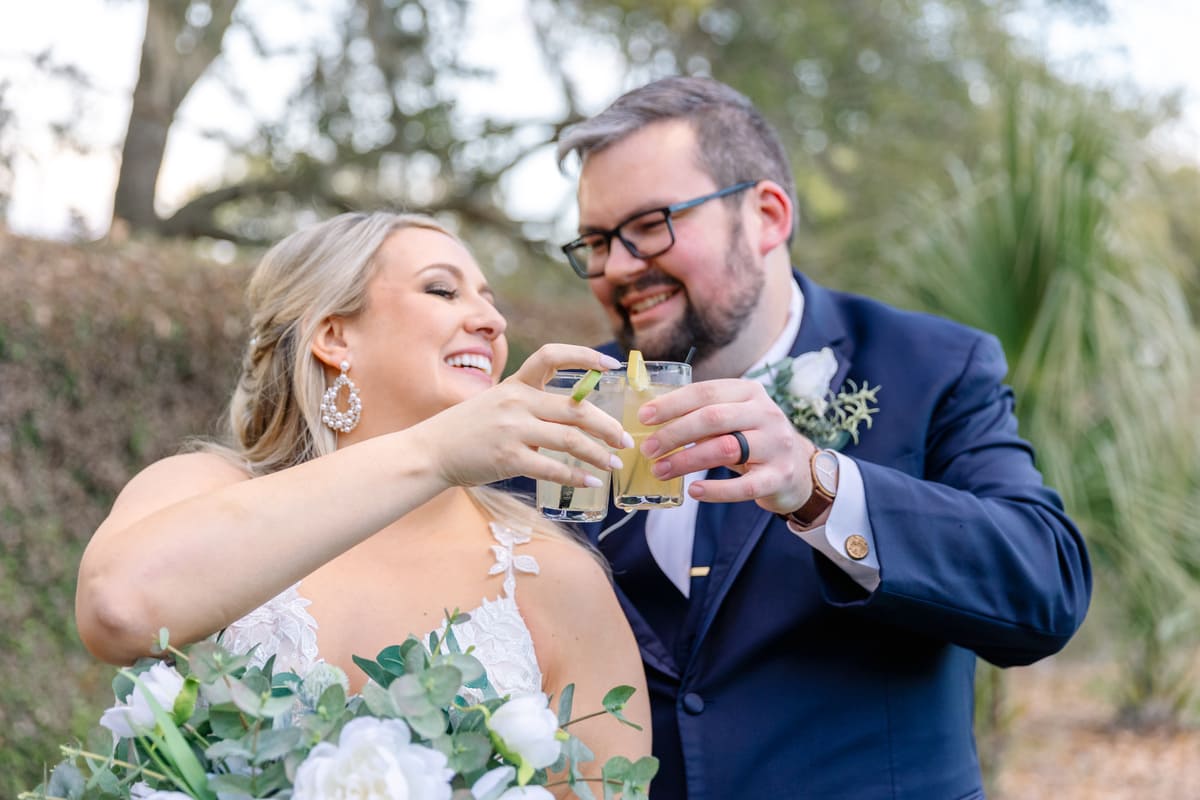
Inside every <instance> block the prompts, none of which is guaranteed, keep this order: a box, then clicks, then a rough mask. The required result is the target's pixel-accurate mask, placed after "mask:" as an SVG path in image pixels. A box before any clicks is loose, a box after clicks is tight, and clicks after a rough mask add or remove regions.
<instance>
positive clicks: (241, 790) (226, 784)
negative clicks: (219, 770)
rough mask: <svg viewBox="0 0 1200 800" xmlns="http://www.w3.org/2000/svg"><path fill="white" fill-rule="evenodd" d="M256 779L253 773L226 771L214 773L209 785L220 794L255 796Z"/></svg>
mask: <svg viewBox="0 0 1200 800" xmlns="http://www.w3.org/2000/svg"><path fill="white" fill-rule="evenodd" d="M254 784H255V780H254V777H253V776H251V775H235V774H232V773H225V774H223V775H213V776H212V777H211V778H209V779H208V786H209V788H210V789H212V790H213V791H215V792H217V793H218V794H231V795H234V796H235V797H236V796H239V795H240V796H243V797H254V790H255V788H256V787H255V785H254Z"/></svg>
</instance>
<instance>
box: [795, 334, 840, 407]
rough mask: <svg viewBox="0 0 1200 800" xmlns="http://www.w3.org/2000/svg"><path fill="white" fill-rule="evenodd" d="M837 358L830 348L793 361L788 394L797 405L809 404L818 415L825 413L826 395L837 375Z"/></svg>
mask: <svg viewBox="0 0 1200 800" xmlns="http://www.w3.org/2000/svg"><path fill="white" fill-rule="evenodd" d="M837 366H838V365H837V357H836V356H834V354H833V351H832V350H830V349H829V348H828V347H822V348H821V349H820V350H819V351H814V352H810V353H801V354H800V355H798V356H796V357H795V358H794V359H792V380H791V381H790V382H789V383H788V393H789V394H790V395H792V397H793V398H795V399H796V401H797V403H798V404H799V403H802V402H807V403H808V404H809V405H810V406H812V408H813V410H814V411H816V412H817V413H818V414H824V413H825V407H826V405H827V404H828V401H827V400H826V395H827V394H828V392H829V384H830V383H831V382H832V381H833V376H834V375H836V374H837Z"/></svg>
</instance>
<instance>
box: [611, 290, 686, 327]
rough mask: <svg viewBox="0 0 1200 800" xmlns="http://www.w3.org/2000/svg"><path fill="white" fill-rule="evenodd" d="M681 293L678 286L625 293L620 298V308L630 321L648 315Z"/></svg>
mask: <svg viewBox="0 0 1200 800" xmlns="http://www.w3.org/2000/svg"><path fill="white" fill-rule="evenodd" d="M682 291H683V287H682V286H679V285H678V284H676V285H673V286H665V285H661V284H660V285H658V286H655V287H652V288H649V289H648V290H642V291H637V292H632V291H631V292H627V293H625V294H624V295H623V296H622V297H621V298H620V304H621V308H622V309H624V311H625V314H626V316H627V317H628V318H629V319H630V321H633V320H636V319H639V318H642V317H645V316H647V315H649V312H651V311H652V310H653V309H655V308H658V307H659V306H661V305H662V304H664V303H666V302H668V301H670V300H671V299H672V298H674V297H676V296H677V295H679V294H680V293H681V292H682Z"/></svg>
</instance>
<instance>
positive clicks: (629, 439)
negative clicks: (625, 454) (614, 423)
mask: <svg viewBox="0 0 1200 800" xmlns="http://www.w3.org/2000/svg"><path fill="white" fill-rule="evenodd" d="M631 447H633V436H632V435H631V434H630V433H629V431H624V432H623V433H622V434H621V448H622V449H624V450H628V449H629V448H631Z"/></svg>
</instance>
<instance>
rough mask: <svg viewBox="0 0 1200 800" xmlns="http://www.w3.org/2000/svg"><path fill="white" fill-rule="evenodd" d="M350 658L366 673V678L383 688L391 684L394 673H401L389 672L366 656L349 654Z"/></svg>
mask: <svg viewBox="0 0 1200 800" xmlns="http://www.w3.org/2000/svg"><path fill="white" fill-rule="evenodd" d="M381 657H382V656H381ZM351 658H353V659H354V663H355V664H357V665H358V668H359V669H361V670H362V671H363V672H365V673H366V675H367V677H368V678H370V679H371V680H373V681H375V683H377V684H379V685H380V686H382V687H383V688H385V689H386V688H387V687H388V686H389V685H390V684H391V682H392V679H393V678H394V677H395V676H396V675H398V674H403V673H392V672H389V671H388V670H387V669H385V668H384V667H382V666H380V665H379V664H377V663H375V662H374V661H371V660H370V659H368V658H363V657H362V656H351ZM401 666H403V665H401Z"/></svg>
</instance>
